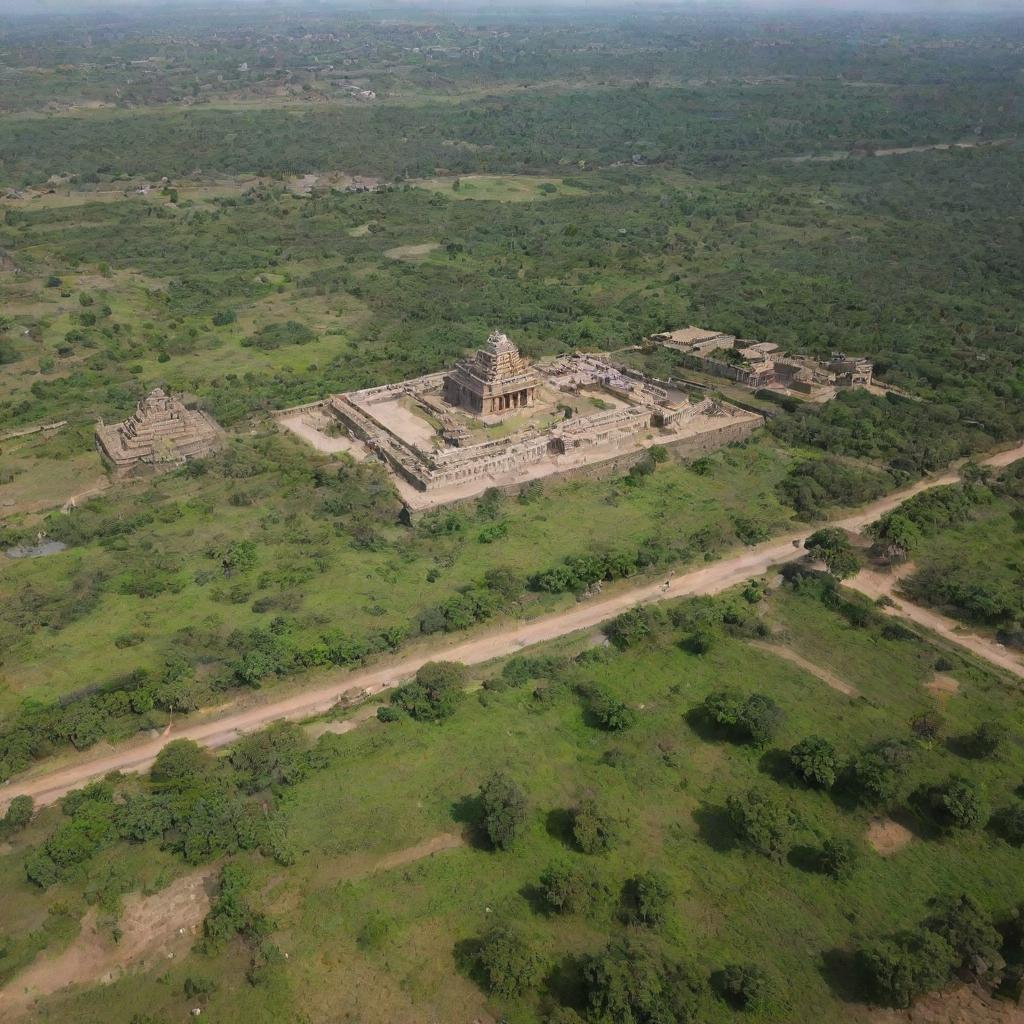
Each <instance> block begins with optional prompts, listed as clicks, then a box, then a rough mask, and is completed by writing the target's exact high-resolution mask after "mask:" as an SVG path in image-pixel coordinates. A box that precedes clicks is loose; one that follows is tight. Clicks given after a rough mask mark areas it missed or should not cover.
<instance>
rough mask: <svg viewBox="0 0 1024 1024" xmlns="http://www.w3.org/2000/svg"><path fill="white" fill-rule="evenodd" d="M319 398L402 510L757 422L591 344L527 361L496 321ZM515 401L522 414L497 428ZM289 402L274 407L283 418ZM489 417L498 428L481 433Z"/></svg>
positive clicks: (714, 437) (684, 445)
mask: <svg viewBox="0 0 1024 1024" xmlns="http://www.w3.org/2000/svg"><path fill="white" fill-rule="evenodd" d="M566 396H586V397H590V398H593V399H600V401H598V402H595V405H596V410H595V411H593V412H589V413H583V414H578V415H573V416H567V417H562V416H560V415H558V410H559V409H560V408H565V406H564V405H560V400H561V399H564V398H565V397H566ZM304 408H305V407H304ZM318 408H321V409H322V410H323V411H324V412H326V413H328V414H330V415H332V416H333V417H334V418H335V419H336V420H337V421H339V422H340V423H341V424H342V425H343V426H344V428H345V430H346V431H347V433H348V435H349V436H350V437H351V438H352V439H353V441H354V442H355V443H356V444H357V445H358V446H359V448H360V449H361V450H362V452H363V453H364V455H367V456H373V457H375V458H377V459H379V460H380V461H381V462H383V463H385V465H387V466H388V468H389V469H390V470H391V471H392V473H393V474H394V479H395V483H396V487H397V489H398V493H399V496H400V497H401V499H402V501H403V503H404V504H405V506H406V508H407V509H408V510H409V511H410V512H418V511H421V510H423V509H426V508H431V507H435V506H438V505H443V504H447V503H449V502H452V501H460V500H464V499H466V498H469V497H472V496H473V495H475V494H479V493H480V492H482V491H483V490H485V489H486V488H488V487H507V488H514V487H516V486H519V485H521V484H522V483H524V482H526V481H529V480H535V479H539V478H541V477H544V476H549V475H563V476H564V475H576V474H579V473H584V472H586V473H590V472H591V467H595V466H599V465H601V464H607V465H609V466H610V465H613V464H614V465H616V466H620V467H625V466H626V465H629V464H631V463H632V462H635V461H636V460H637V459H638V458H641V457H642V456H643V454H644V452H645V451H646V449H648V448H650V447H651V446H652V445H663V446H665V447H667V448H670V449H672V450H675V451H677V452H678V453H680V454H681V455H684V456H686V455H697V454H700V453H702V452H706V451H712V450H714V449H715V448H718V447H721V446H722V445H724V444H728V443H730V442H732V441H741V440H743V439H744V438H745V437H748V436H749V435H750V433H751V432H752V431H753V430H755V429H756V428H757V427H758V426H760V425H761V423H762V422H763V418H762V417H761V416H760V415H758V414H756V413H751V412H747V411H744V410H742V409H739V408H737V407H736V406H733V405H730V404H729V403H727V402H721V401H717V400H714V399H709V398H705V399H703V400H702V401H697V402H694V401H691V400H690V398H689V396H688V395H687V394H686V393H684V392H681V391H679V390H678V389H676V388H674V387H673V386H672V385H671V384H670V383H668V382H664V381H657V380H654V379H652V378H650V377H648V376H646V375H645V374H643V373H640V372H639V371H636V370H632V369H629V368H626V367H619V366H615V365H613V364H612V363H610V362H608V361H607V359H605V358H604V357H602V356H600V355H596V354H587V353H581V354H577V355H572V356H562V357H559V358H557V359H554V360H548V361H546V362H543V363H538V364H537V365H536V366H534V367H528V366H527V365H526V364H525V362H524V361H523V359H522V357H521V356H520V354H519V351H518V349H517V348H516V346H515V345H514V344H513V343H512V342H511V341H510V340H509V339H508V338H507V337H506V336H505V335H504V334H500V333H498V332H495V333H494V334H492V335H491V336H490V337H489V338H488V339H487V342H486V344H485V345H484V346H483V348H481V349H480V350H479V351H478V352H477V353H476V354H475V356H473V357H472V358H470V359H467V360H463V361H461V362H459V363H458V364H456V366H455V367H454V368H453V369H452V370H450V371H447V372H444V371H442V372H439V373H432V374H428V375H426V376H424V377H417V378H415V379H413V380H407V381H400V382H398V383H395V384H385V385H382V386H379V387H373V388H365V389H363V390H361V391H352V392H347V393H345V394H341V395H332V396H331V397H330V398H328V399H327V400H326V401H325V402H323V403H322V405H320V406H318ZM514 410H517V411H518V415H519V416H521V417H523V419H524V422H523V425H522V426H520V427H519V429H516V430H512V431H510V432H508V433H501V431H500V429H499V425H500V424H501V423H502V422H503V421H504V420H505V418H506V414H508V413H511V412H512V411H514ZM298 411H299V410H297V409H296V410H283V411H282V412H281V413H280V414H276V415H278V418H279V419H281V421H282V422H283V423H285V422H286V421H287V419H288V417H289V416H292V415H293V414H295V413H297V412H298ZM467 411H468V413H469V415H468V416H467V415H466V413H467ZM460 417H461V421H460ZM474 421H475V423H476V424H477V425H478V426H477V427H475V426H474ZM492 428H493V429H497V431H498V435H500V436H488V430H489V429H492ZM300 436H302V435H301V434H300Z"/></svg>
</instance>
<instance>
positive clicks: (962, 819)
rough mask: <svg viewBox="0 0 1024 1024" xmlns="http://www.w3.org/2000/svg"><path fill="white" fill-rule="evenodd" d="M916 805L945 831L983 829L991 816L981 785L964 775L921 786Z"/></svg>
mask: <svg viewBox="0 0 1024 1024" xmlns="http://www.w3.org/2000/svg"><path fill="white" fill-rule="evenodd" d="M915 803H916V804H917V805H918V807H919V808H920V809H921V810H922V812H923V813H925V814H926V815H928V816H929V817H930V818H931V819H932V820H933V821H934V822H935V824H936V825H938V826H939V828H941V829H942V830H943V831H945V832H957V831H972V830H974V829H979V828H981V826H982V825H983V824H984V823H985V821H986V820H987V817H988V815H987V812H986V806H985V795H984V792H983V790H982V788H981V786H980V785H978V783H976V782H974V781H973V780H972V779H965V778H963V777H961V776H955V775H954V776H951V777H950V778H948V779H947V780H946V781H945V782H942V783H939V784H937V785H933V786H923V787H921V788H920V789H919V790H918V791H917V793H915Z"/></svg>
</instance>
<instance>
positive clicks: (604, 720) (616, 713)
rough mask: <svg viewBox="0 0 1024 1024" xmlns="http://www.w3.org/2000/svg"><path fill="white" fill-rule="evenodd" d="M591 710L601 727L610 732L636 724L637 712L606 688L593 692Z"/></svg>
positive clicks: (619, 730) (620, 730)
mask: <svg viewBox="0 0 1024 1024" xmlns="http://www.w3.org/2000/svg"><path fill="white" fill-rule="evenodd" d="M590 710H591V712H592V713H593V715H594V718H595V719H597V722H598V724H599V725H600V726H601V728H602V729H607V730H608V731H609V732H622V731H623V730H624V729H629V728H630V727H631V726H633V725H635V724H636V712H635V711H634V710H633V709H632V708H630V707H627V706H626V704H624V703H623V702H622V701H621V700H619V699H618V698H617V697H613V696H612V695H611V694H610V693H608V692H607V691H606V690H599V689H595V690H594V691H593V692H592V693H591V696H590Z"/></svg>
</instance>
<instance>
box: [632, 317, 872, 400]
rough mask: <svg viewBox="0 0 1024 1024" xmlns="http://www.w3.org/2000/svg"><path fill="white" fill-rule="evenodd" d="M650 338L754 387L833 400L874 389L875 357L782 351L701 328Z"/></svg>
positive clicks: (700, 366)
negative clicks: (842, 391) (840, 391)
mask: <svg viewBox="0 0 1024 1024" xmlns="http://www.w3.org/2000/svg"><path fill="white" fill-rule="evenodd" d="M650 340H651V341H653V342H656V343H657V344H659V345H663V346H665V348H671V349H674V350H675V351H677V352H679V353H681V354H682V357H683V364H684V365H686V366H689V367H691V368H692V369H695V370H702V371H704V372H705V373H710V374H714V375H715V376H716V377H724V378H726V379H727V380H733V381H736V383H737V384H742V385H743V386H744V387H749V388H753V389H756V388H772V387H777V388H785V389H787V390H790V391H795V392H797V393H800V394H805V395H808V396H812V397H817V398H823V397H824V398H831V397H834V395H835V392H836V389H837V388H861V387H869V386H870V385H871V383H872V380H871V375H872V371H873V367H872V364H871V362H870V360H868V359H865V358H863V357H852V358H851V357H848V356H846V355H845V354H844V353H842V352H834V353H833V354H832V356H831V358H829V359H814V358H811V357H809V356H800V355H783V354H782V353H780V351H779V346H778V345H776V344H775V343H774V342H764V341H761V342H758V341H749V340H744V339H743V338H736V337H735V336H734V335H731V334H720V333H718V332H716V331H706V330H704V329H703V328H700V327H684V328H681V329H680V330H677V331H669V332H666V333H664V334H655V335H652V336H651V338H650Z"/></svg>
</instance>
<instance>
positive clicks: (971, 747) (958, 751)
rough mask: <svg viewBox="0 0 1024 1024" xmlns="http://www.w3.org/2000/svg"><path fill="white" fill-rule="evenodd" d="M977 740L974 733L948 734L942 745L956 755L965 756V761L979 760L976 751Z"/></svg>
mask: <svg viewBox="0 0 1024 1024" xmlns="http://www.w3.org/2000/svg"><path fill="white" fill-rule="evenodd" d="M976 742H977V741H976V740H975V738H974V736H973V734H972V733H969V732H965V733H962V734H961V735H960V736H947V737H946V738H945V739H944V740H943V741H942V745H943V746H944V747H945V748H946V749H947V750H948V751H949V752H950V753H951V754H952V755H953V756H954V757H960V758H963V759H964V760H965V761H977V760H978V755H977V754H976V753H975V743H976Z"/></svg>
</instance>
